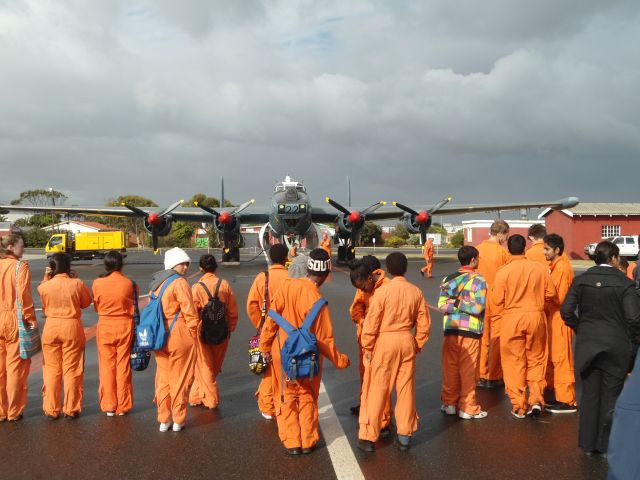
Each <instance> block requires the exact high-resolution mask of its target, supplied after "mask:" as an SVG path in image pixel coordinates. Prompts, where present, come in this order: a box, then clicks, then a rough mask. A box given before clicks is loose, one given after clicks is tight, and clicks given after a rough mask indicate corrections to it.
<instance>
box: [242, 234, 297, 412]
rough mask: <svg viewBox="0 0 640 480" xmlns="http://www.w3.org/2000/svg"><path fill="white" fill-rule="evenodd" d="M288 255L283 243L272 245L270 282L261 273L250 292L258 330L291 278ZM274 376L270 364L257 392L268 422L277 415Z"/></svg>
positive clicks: (250, 314)
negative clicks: (282, 288)
mask: <svg viewBox="0 0 640 480" xmlns="http://www.w3.org/2000/svg"><path fill="white" fill-rule="evenodd" d="M287 253H288V252H287V247H285V246H284V245H282V244H281V243H276V244H275V245H272V246H271V248H270V249H269V258H270V259H271V267H269V272H268V276H269V279H268V281H267V275H266V274H265V272H262V273H259V274H258V275H257V276H256V278H255V280H254V281H253V284H252V285H251V289H250V290H249V295H248V296H247V316H248V317H249V320H251V323H253V326H254V327H255V328H256V329H258V330H260V329H261V328H262V327H263V326H264V325H260V323H261V322H262V320H263V319H266V313H267V312H268V311H269V308H271V299H272V298H274V297H275V295H276V293H277V292H278V290H279V289H280V285H281V284H282V282H283V281H284V280H285V279H286V278H289V274H288V272H287V268H286V267H285V266H284V265H285V263H286V261H287ZM265 282H268V284H269V288H268V292H266V296H265V288H264V287H265ZM263 309H264V311H263ZM273 375H274V372H273V364H271V363H269V364H268V365H267V366H266V368H265V370H264V373H263V374H262V380H261V381H260V386H259V387H258V390H257V391H256V398H257V399H258V409H259V410H260V413H261V414H262V416H263V417H264V418H266V419H267V420H271V419H272V418H273V417H274V416H275V414H276V407H275V404H274V400H273V396H274V391H273Z"/></svg>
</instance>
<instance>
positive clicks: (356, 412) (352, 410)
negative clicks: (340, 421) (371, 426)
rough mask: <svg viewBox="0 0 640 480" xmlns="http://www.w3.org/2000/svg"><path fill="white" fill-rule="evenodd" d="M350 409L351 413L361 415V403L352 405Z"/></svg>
mask: <svg viewBox="0 0 640 480" xmlns="http://www.w3.org/2000/svg"><path fill="white" fill-rule="evenodd" d="M349 410H351V415H360V405H356V406H355V407H351V408H350V409H349Z"/></svg>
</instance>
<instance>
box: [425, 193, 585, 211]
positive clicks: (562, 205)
mask: <svg viewBox="0 0 640 480" xmlns="http://www.w3.org/2000/svg"><path fill="white" fill-rule="evenodd" d="M578 203H579V200H578V198H576V197H567V198H563V199H560V200H556V201H553V202H531V203H487V204H476V205H445V206H443V207H440V208H439V209H438V210H437V211H436V212H435V213H434V215H461V214H464V213H480V212H498V211H502V210H520V209H529V208H552V209H554V210H563V209H566V208H571V207H575V206H576V205H577V204H578ZM427 211H429V210H428V209H427Z"/></svg>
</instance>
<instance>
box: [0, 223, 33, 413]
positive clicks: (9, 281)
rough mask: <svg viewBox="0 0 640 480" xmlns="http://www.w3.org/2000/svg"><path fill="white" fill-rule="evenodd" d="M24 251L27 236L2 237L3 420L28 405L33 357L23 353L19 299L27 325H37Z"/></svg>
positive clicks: (0, 339)
mask: <svg viewBox="0 0 640 480" xmlns="http://www.w3.org/2000/svg"><path fill="white" fill-rule="evenodd" d="M23 253H24V240H23V238H22V235H20V234H19V233H11V234H9V235H6V236H4V237H2V238H0V422H4V421H5V420H9V421H11V422H13V421H18V420H21V419H22V412H23V411H24V409H25V408H26V407H27V380H28V377H29V367H30V366H31V359H23V358H21V357H20V342H19V340H18V311H17V304H16V299H18V300H19V301H20V305H21V307H22V321H23V322H24V325H25V327H26V328H30V329H34V328H38V322H37V320H36V315H35V311H34V310H33V299H32V298H31V272H30V270H29V265H28V264H27V263H25V262H21V261H20V259H21V258H22V255H23ZM18 262H20V265H19V266H18ZM16 268H17V269H18V273H17V275H16Z"/></svg>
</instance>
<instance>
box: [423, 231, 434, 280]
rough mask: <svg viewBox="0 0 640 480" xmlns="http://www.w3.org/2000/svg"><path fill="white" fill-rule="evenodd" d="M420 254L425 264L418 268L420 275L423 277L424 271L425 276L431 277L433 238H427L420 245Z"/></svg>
mask: <svg viewBox="0 0 640 480" xmlns="http://www.w3.org/2000/svg"><path fill="white" fill-rule="evenodd" d="M422 255H423V256H424V261H425V262H426V265H425V266H424V267H422V268H421V269H420V275H422V276H423V277H424V274H425V273H426V274H427V277H429V278H433V273H432V272H433V238H427V241H426V242H425V243H424V245H423V246H422Z"/></svg>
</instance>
